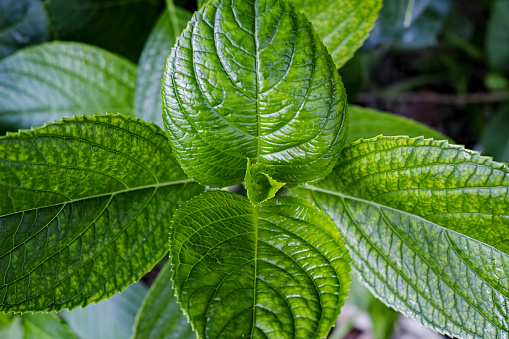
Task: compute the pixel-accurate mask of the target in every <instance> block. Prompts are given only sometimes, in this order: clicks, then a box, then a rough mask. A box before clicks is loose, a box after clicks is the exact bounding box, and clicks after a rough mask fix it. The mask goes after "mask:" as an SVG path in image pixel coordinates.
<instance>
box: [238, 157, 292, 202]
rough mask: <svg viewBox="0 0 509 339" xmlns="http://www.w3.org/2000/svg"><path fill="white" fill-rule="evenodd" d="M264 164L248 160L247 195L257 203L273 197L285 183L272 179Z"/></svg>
mask: <svg viewBox="0 0 509 339" xmlns="http://www.w3.org/2000/svg"><path fill="white" fill-rule="evenodd" d="M267 172H268V171H267V169H266V168H265V166H264V165H261V164H254V165H252V164H251V162H250V161H249V160H248V162H247V171H246V179H245V186H246V190H247V197H248V198H249V200H251V202H252V203H253V204H255V205H257V204H260V203H262V202H265V201H267V200H269V199H272V198H274V197H275V196H276V193H277V192H278V191H279V190H280V189H281V187H283V186H284V185H285V184H284V183H281V182H277V181H276V180H274V179H272V178H271V177H270V175H269V174H268V173H267Z"/></svg>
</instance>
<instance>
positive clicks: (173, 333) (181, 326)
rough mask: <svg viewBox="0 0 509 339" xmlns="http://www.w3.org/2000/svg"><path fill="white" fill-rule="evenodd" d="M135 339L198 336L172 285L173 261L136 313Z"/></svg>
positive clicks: (165, 267) (164, 270) (163, 269)
mask: <svg viewBox="0 0 509 339" xmlns="http://www.w3.org/2000/svg"><path fill="white" fill-rule="evenodd" d="M134 329H135V330H134V334H133V339H145V338H151V339H195V338H196V335H195V334H194V332H193V330H192V328H191V325H190V324H189V323H188V322H187V319H186V317H184V314H182V311H181V310H180V306H179V304H178V303H177V299H176V298H175V292H174V291H173V288H172V286H171V261H169V260H168V261H167V262H166V264H165V265H164V266H163V268H162V270H161V272H159V274H158V276H157V278H156V280H155V281H154V284H153V285H152V286H151V287H150V290H149V292H148V295H147V297H146V298H145V300H144V301H143V305H142V306H141V308H140V309H139V311H138V314H137V316H136V324H135V325H134Z"/></svg>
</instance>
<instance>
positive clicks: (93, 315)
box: [59, 282, 147, 339]
mask: <svg viewBox="0 0 509 339" xmlns="http://www.w3.org/2000/svg"><path fill="white" fill-rule="evenodd" d="M146 294H147V287H146V286H145V285H144V284H143V283H141V282H138V283H135V284H132V285H130V286H129V287H127V288H126V289H125V290H124V291H122V293H119V294H115V295H114V296H113V297H111V298H110V299H108V300H103V301H101V302H100V303H98V304H90V305H88V306H87V307H85V308H76V309H74V310H72V311H67V310H64V311H62V312H60V313H59V315H60V316H61V317H62V318H63V319H64V320H65V322H66V323H67V325H68V326H69V328H70V329H71V330H72V331H73V332H74V333H75V334H76V336H77V337H78V338H80V339H89V338H91V339H94V338H97V339H102V338H106V339H126V338H130V337H131V335H132V333H133V325H134V321H135V319H136V313H137V312H138V310H139V308H140V307H141V304H142V303H143V300H144V298H145V296H146Z"/></svg>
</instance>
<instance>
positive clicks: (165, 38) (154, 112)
mask: <svg viewBox="0 0 509 339" xmlns="http://www.w3.org/2000/svg"><path fill="white" fill-rule="evenodd" d="M175 16H176V18H177V22H176V27H177V29H178V32H174V26H175V25H174V23H173V22H172V20H171V18H170V14H169V12H168V11H164V12H163V14H162V15H161V17H160V18H159V20H158V21H157V23H156V25H155V26H154V28H153V29H152V32H151V33H150V36H149V38H148V40H147V42H146V43H145V47H143V52H142V53H141V57H140V61H139V63H138V77H137V78H136V91H135V93H134V109H135V111H136V115H137V116H138V117H140V118H141V119H143V120H145V121H150V122H154V123H156V124H158V125H159V126H161V127H163V109H162V108H161V78H162V76H163V72H162V70H163V69H164V65H165V64H166V58H167V57H168V54H170V51H171V47H172V46H173V45H174V44H175V41H176V40H177V37H178V36H179V35H180V33H181V32H182V30H183V29H184V28H185V27H186V26H187V23H188V21H189V20H190V19H191V13H189V12H188V11H185V10H183V9H180V8H175Z"/></svg>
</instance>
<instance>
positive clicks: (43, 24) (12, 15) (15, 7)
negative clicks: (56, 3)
mask: <svg viewBox="0 0 509 339" xmlns="http://www.w3.org/2000/svg"><path fill="white" fill-rule="evenodd" d="M48 36H49V31H48V19H47V18H46V13H45V12H44V9H43V7H42V2H41V1H39V0H0V59H1V58H3V57H6V56H8V55H10V54H12V53H14V52H16V51H17V50H18V49H21V48H23V47H26V46H29V45H33V44H37V43H40V42H43V41H46V40H48Z"/></svg>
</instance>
